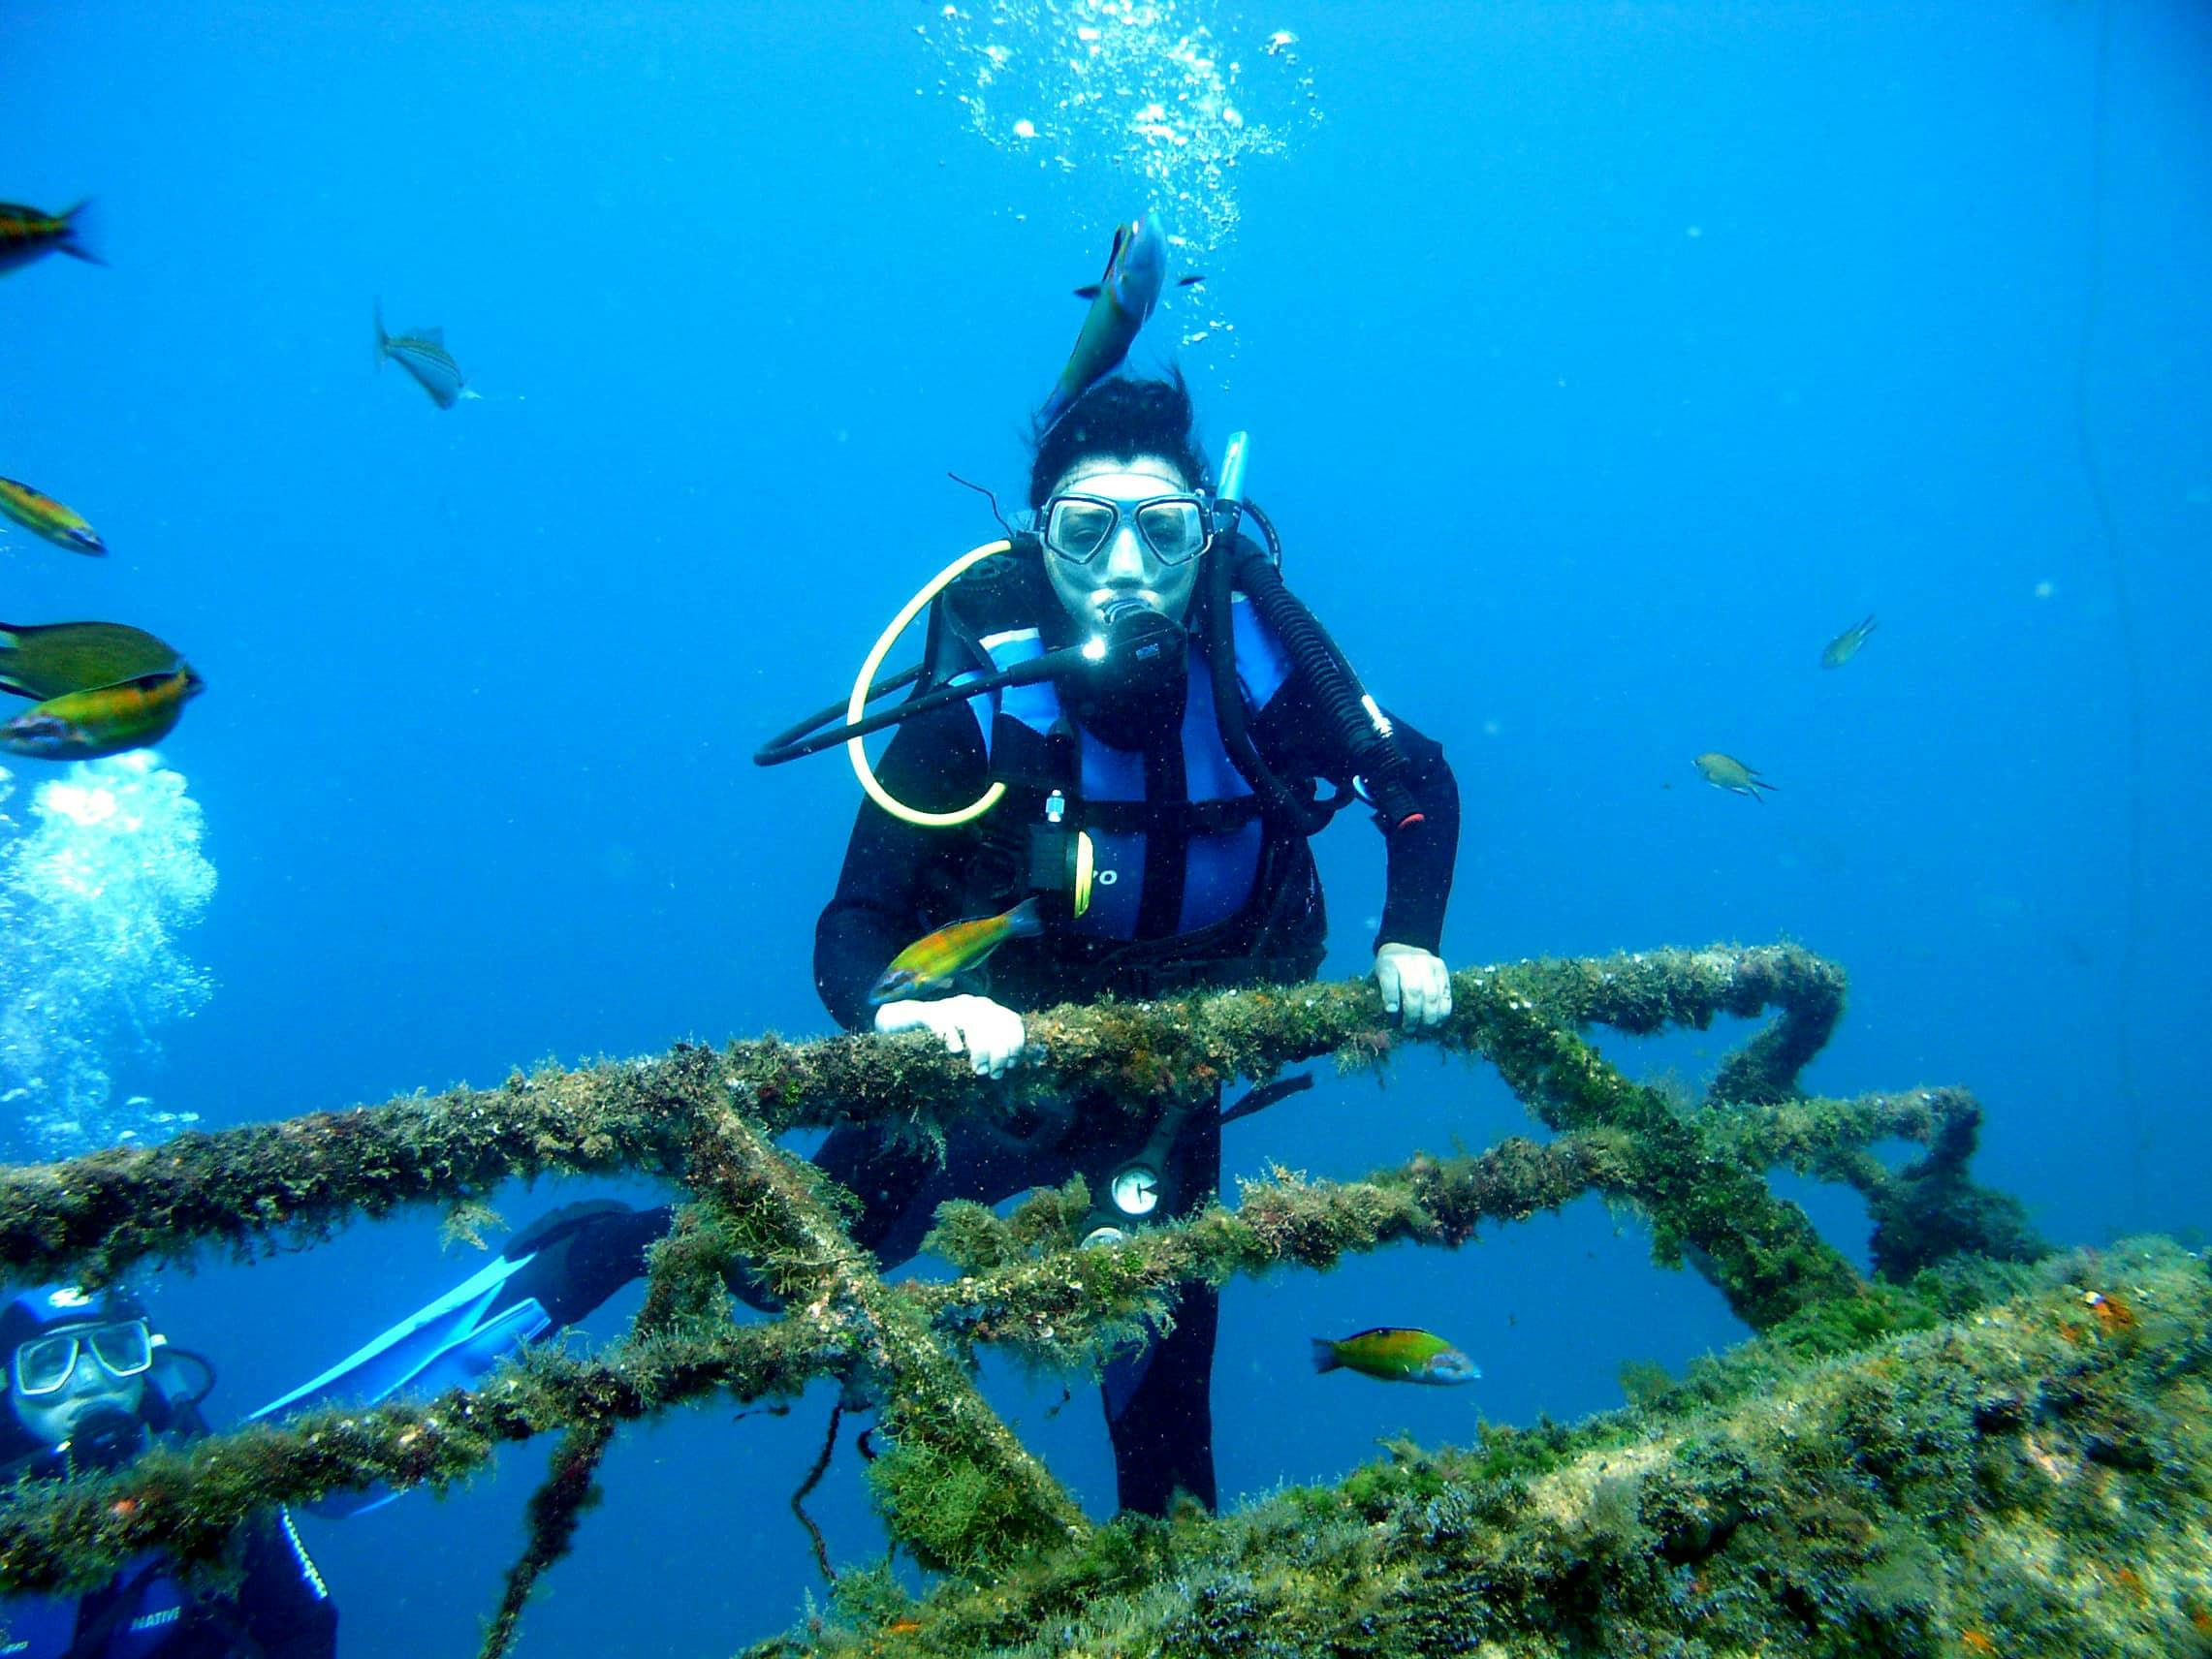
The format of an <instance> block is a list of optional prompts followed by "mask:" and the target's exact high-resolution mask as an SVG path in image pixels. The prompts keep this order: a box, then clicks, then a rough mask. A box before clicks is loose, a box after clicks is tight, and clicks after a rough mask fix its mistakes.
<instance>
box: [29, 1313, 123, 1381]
mask: <svg viewBox="0 0 2212 1659" xmlns="http://www.w3.org/2000/svg"><path fill="white" fill-rule="evenodd" d="M80 1352H81V1353H87V1354H90V1355H91V1356H92V1358H93V1359H95V1360H97V1361H99V1362H100V1363H101V1365H102V1366H103V1367H105V1368H106V1370H107V1372H108V1374H109V1375H110V1376H111V1377H136V1376H139V1375H141V1374H142V1373H143V1372H145V1371H149V1370H151V1369H152V1368H153V1333H152V1332H151V1331H150V1330H148V1329H147V1328H146V1322H145V1321H144V1320H142V1319H129V1320H122V1321H119V1322H117V1323H116V1324H113V1325H86V1326H79V1327H78V1328H77V1329H76V1330H62V1331H56V1332H55V1333H54V1334H53V1335H51V1336H40V1337H35V1338H33V1339H32V1340H31V1341H29V1342H25V1343H23V1344H22V1345H21V1346H19V1347H18V1348H16V1358H15V1367H16V1389H17V1390H19V1391H20V1392H21V1393H22V1394H23V1395H24V1397H25V1398H27V1399H36V1398H38V1397H39V1396H40V1395H41V1394H50V1393H59V1392H60V1390H61V1389H62V1387H63V1386H64V1385H65V1384H67V1383H68V1381H69V1378H70V1374H71V1373H72V1372H73V1371H75V1370H76V1369H77V1359H78V1355H79V1353H80Z"/></svg>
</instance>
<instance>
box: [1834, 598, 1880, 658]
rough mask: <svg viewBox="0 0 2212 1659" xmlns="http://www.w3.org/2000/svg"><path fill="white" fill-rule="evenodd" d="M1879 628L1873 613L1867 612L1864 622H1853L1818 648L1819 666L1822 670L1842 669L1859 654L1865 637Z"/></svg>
mask: <svg viewBox="0 0 2212 1659" xmlns="http://www.w3.org/2000/svg"><path fill="white" fill-rule="evenodd" d="M1880 626H1881V624H1880V623H1879V622H1877V621H1876V620H1875V619H1874V613H1873V612H1872V611H1869V612H1868V613H1867V618H1866V620H1865V621H1864V622H1853V623H1852V624H1851V625H1850V626H1849V628H1846V629H1845V630H1844V631H1843V632H1842V633H1841V634H1838V635H1837V636H1836V637H1835V638H1834V639H1833V640H1830V641H1829V642H1827V643H1826V644H1825V645H1823V646H1821V647H1820V666H1821V667H1822V668H1824V669H1840V668H1842V667H1843V666H1844V665H1845V664H1846V663H1848V662H1849V661H1850V660H1851V659H1852V658H1853V657H1855V656H1857V655H1858V654H1859V647H1860V646H1861V645H1863V644H1865V643H1866V637H1867V636H1868V635H1869V634H1871V633H1873V632H1874V631H1875V630H1876V629H1877V628H1879V627H1880Z"/></svg>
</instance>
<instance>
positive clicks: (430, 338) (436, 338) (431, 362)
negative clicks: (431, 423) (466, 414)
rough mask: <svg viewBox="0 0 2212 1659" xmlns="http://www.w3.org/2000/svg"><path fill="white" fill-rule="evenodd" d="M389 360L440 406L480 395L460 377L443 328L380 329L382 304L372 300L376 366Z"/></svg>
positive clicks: (450, 406) (449, 407)
mask: <svg viewBox="0 0 2212 1659" xmlns="http://www.w3.org/2000/svg"><path fill="white" fill-rule="evenodd" d="M387 359H389V360H392V361H393V362H395V363H397V364H398V365H399V366H400V367H401V368H403V369H405V370H406V371H407V375H408V378H409V379H411V380H412V381H414V383H415V384H416V385H417V386H419V387H421V388H422V389H423V390H424V391H427V392H428V393H429V394H430V401H431V402H432V403H435V404H436V405H437V406H438V407H439V408H440V409H451V408H452V407H453V406H454V405H455V404H457V403H458V402H460V401H461V400H462V399H463V398H468V397H482V396H483V395H484V394H483V393H482V392H480V391H469V389H468V383H467V382H466V381H465V380H464V379H462V377H461V372H460V364H458V363H457V362H455V361H454V360H453V354H452V353H451V352H449V351H447V350H446V331H445V330H444V329H408V330H407V331H406V332H405V333H401V334H388V333H386V332H385V331H384V303H383V301H381V300H379V301H377V303H376V366H377V367H378V368H382V367H383V366H384V364H385V360H387Z"/></svg>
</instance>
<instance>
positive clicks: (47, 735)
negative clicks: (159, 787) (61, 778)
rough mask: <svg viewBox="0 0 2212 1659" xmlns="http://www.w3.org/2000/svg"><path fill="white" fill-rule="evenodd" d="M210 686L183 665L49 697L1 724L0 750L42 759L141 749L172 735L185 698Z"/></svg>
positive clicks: (84, 757) (82, 757)
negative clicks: (170, 669)
mask: <svg viewBox="0 0 2212 1659" xmlns="http://www.w3.org/2000/svg"><path fill="white" fill-rule="evenodd" d="M205 689H206V682H205V680H203V679H202V678H201V677H200V676H199V675H198V674H196V673H193V672H192V671H191V670H190V669H178V670H177V671H176V672H175V673H167V674H145V675H142V676H141V677H140V678H138V679H126V680H123V681H121V682H119V683H117V684H115V685H103V686H97V687H95V688H94V689H92V690H90V691H73V692H70V693H69V694H68V695H67V696H64V697H49V698H48V699H47V701H46V702H44V703H41V704H36V705H35V706H33V707H31V708H29V709H26V710H25V711H24V712H23V713H21V714H18V715H16V718H15V719H13V720H11V721H9V722H7V724H5V725H0V749H4V750H6V751H7V752H8V753H9V754H12V755H27V756H29V757H30V758H31V759H33V760H38V761H90V760H96V759H98V758H99V757H100V756H102V755H119V754H121V753H122V752H123V751H124V750H125V749H142V748H144V747H145V746H146V745H147V744H148V743H158V742H160V741H161V739H162V738H164V737H166V736H169V735H170V733H171V732H172V731H174V729H175V726H176V721H177V717H178V716H179V715H181V714H182V713H183V712H184V704H185V702H186V700H187V699H189V698H193V697H197V696H198V695H199V694H200V693H201V692H202V691H204V690H205Z"/></svg>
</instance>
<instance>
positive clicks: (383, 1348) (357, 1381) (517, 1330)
mask: <svg viewBox="0 0 2212 1659" xmlns="http://www.w3.org/2000/svg"><path fill="white" fill-rule="evenodd" d="M536 1256H537V1252H536V1251H534V1250H533V1251H531V1252H530V1253H529V1254H528V1255H525V1256H521V1257H519V1258H509V1257H505V1256H502V1257H500V1258H499V1259H498V1260H497V1261H495V1262H492V1263H490V1264H489V1265H488V1266H487V1267H486V1268H484V1270H483V1271H482V1272H480V1273H478V1274H476V1275H475V1276H474V1277H473V1278H470V1279H469V1280H467V1281H466V1282H465V1283H463V1284H459V1285H457V1286H455V1287H454V1288H453V1289H452V1290H450V1291H448V1292H447V1293H446V1294H445V1295H444V1296H442V1297H440V1298H438V1299H437V1300H436V1301H433V1302H431V1303H430V1304H429V1305H428V1306H427V1307H425V1308H421V1309H419V1310H418V1311H416V1312H414V1313H411V1314H409V1315H408V1316H407V1317H406V1318H405V1319H403V1320H401V1321H400V1322H399V1323H398V1324H397V1325H395V1326H394V1327H393V1328H392V1329H391V1330H387V1331H386V1332H384V1334H383V1335H381V1336H379V1337H377V1338H376V1339H375V1340H374V1341H372V1342H370V1343H368V1344H367V1345H366V1346H365V1347H363V1348H361V1349H359V1350H357V1351H356V1352H354V1353H352V1354H349V1355H348V1356H347V1357H346V1358H345V1359H343V1360H340V1361H339V1362H337V1363H336V1364H335V1365H332V1367H331V1368H330V1369H329V1370H327V1371H325V1372H324V1373H323V1374H322V1375H321V1376H319V1377H317V1378H315V1379H314V1381H312V1382H309V1383H304V1384H302V1385H301V1386H300V1387H299V1388H297V1389H294V1390H293V1391H292V1392H291V1393H288V1394H285V1395H282V1396H281V1397H279V1398H277V1399H273V1400H270V1401H269V1404H267V1405H265V1406H263V1407H262V1408H261V1409H260V1410H259V1411H257V1412H255V1413H253V1414H252V1416H250V1417H249V1418H247V1420H246V1421H247V1422H249V1423H252V1422H255V1421H258V1420H259V1419H262V1418H275V1419H279V1420H281V1419H283V1418H287V1417H290V1416H292V1415H293V1414H294V1413H295V1412H301V1411H306V1410H308V1409H310V1408H312V1407H314V1406H319V1405H334V1404H337V1403H340V1402H344V1401H351V1402H353V1403H356V1404H360V1405H373V1404H375V1403H376V1402H377V1401H379V1400H384V1399H389V1398H390V1397H391V1396H392V1395H394V1394H395V1393H401V1392H402V1391H404V1392H406V1393H413V1394H420V1395H428V1394H437V1393H444V1392H445V1391H446V1390H448V1389H458V1388H469V1387H472V1386H473V1385H475V1384H476V1383H479V1382H481V1381H483V1379H484V1378H485V1376H486V1375H487V1374H489V1373H490V1370H491V1368H492V1367H493V1366H494V1365H496V1364H498V1363H499V1362H500V1361H501V1360H503V1359H505V1358H506V1357H507V1356H508V1355H510V1354H512V1353H515V1352H517V1351H518V1350H520V1349H521V1347H522V1346H523V1345H524V1344H525V1343H528V1342H531V1341H534V1340H535V1339H536V1338H537V1337H539V1336H541V1335H543V1334H544V1333H545V1331H546V1330H547V1328H548V1327H550V1326H551V1325H552V1324H553V1321H552V1319H551V1318H550V1317H549V1316H548V1315H547V1313H546V1310H545V1309H544V1307H542V1306H541V1305H539V1302H538V1299H536V1298H535V1297H525V1298H523V1299H521V1300H520V1301H517V1302H514V1303H512V1304H511V1305H509V1306H507V1307H503V1308H501V1309H500V1310H499V1311H498V1312H497V1313H494V1314H491V1315H490V1317H489V1318H488V1317H486V1313H485V1310H486V1309H487V1308H489V1307H490V1305H491V1303H492V1302H493V1301H494V1300H496V1299H498V1297H499V1293H500V1291H501V1290H502V1289H503V1288H504V1287H505V1285H506V1283H507V1281H508V1280H509V1279H511V1278H513V1277H514V1276H515V1275H516V1274H517V1273H519V1272H521V1270H522V1269H523V1268H526V1267H528V1266H529V1265H530V1263H531V1262H532V1261H533V1260H535V1258H536ZM398 1495H399V1494H398V1493H397V1492H395V1491H394V1490H393V1489H392V1488H391V1487H373V1488H371V1489H370V1490H368V1491H365V1492H333V1493H332V1495H331V1496H330V1497H328V1498H326V1499H323V1500H322V1501H320V1502H318V1503H314V1504H310V1505H309V1506H308V1508H309V1509H310V1510H312V1511H313V1512H314V1513H315V1514H316V1515H320V1516H325V1517H332V1518H335V1517H342V1516H349V1515H362V1514H364V1513H366V1512H367V1511H369V1510H372V1509H378V1508H381V1507H382V1506H383V1505H385V1504H388V1503H390V1502H391V1501H392V1500H393V1499H394V1498H395V1497H397V1496H398Z"/></svg>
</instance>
